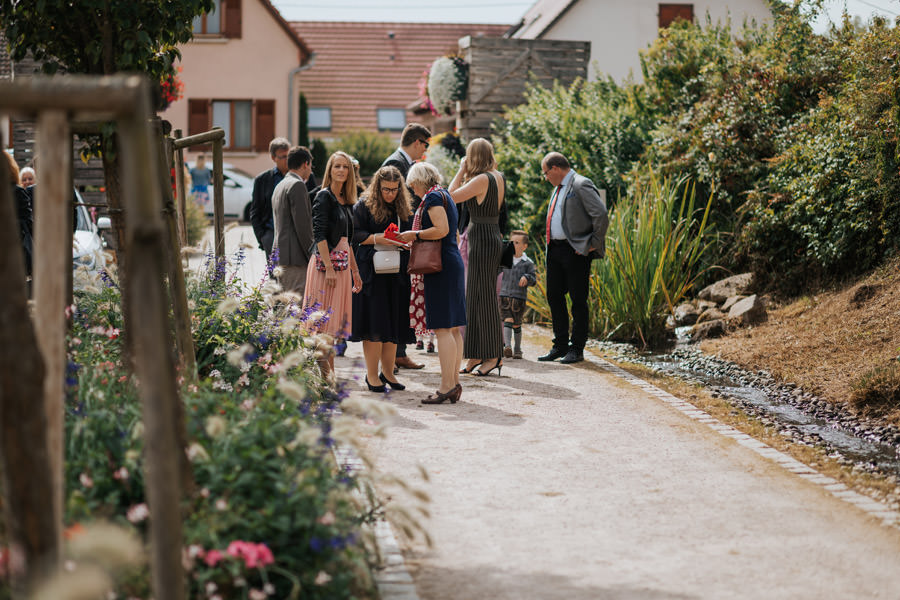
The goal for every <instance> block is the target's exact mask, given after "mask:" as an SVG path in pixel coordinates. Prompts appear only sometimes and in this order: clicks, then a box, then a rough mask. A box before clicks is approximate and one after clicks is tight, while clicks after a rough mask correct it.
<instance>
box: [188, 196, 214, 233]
mask: <svg viewBox="0 0 900 600" xmlns="http://www.w3.org/2000/svg"><path fill="white" fill-rule="evenodd" d="M184 220H185V223H186V226H187V244H188V246H195V245H197V244H199V243H200V242H201V241H202V240H203V236H205V235H206V230H207V229H208V228H209V217H207V216H206V211H205V210H203V207H202V206H200V204H198V203H197V202H196V201H195V200H194V195H193V194H191V195H190V197H188V199H187V202H185V203H184Z"/></svg>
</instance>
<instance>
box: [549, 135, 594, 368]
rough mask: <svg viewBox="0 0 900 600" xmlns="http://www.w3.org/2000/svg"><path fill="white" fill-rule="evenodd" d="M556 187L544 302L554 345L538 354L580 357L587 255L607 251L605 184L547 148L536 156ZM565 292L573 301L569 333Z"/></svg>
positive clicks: (585, 325)
mask: <svg viewBox="0 0 900 600" xmlns="http://www.w3.org/2000/svg"><path fill="white" fill-rule="evenodd" d="M541 170H542V171H543V172H544V177H546V178H547V181H549V182H550V183H552V184H553V185H554V186H555V187H554V190H553V195H552V196H551V198H550V208H549V209H548V211H547V229H546V235H547V253H546V257H547V303H548V304H549V305H550V316H551V318H552V319H553V348H552V349H551V350H550V352H548V353H547V354H545V355H544V356H541V357H538V360H541V361H549V360H556V359H557V358H562V360H561V361H560V362H561V363H566V364H569V363H576V362H580V361H582V360H584V345H585V343H587V336H588V315H589V313H588V303H587V300H588V288H589V282H590V276H591V261H592V260H594V259H595V258H603V257H604V256H605V254H606V228H607V226H608V225H609V219H608V217H607V215H606V190H597V188H596V187H594V184H593V182H592V181H591V180H590V179H588V178H587V177H583V176H581V175H579V174H578V173H576V172H575V171H574V170H573V169H572V168H571V166H570V165H569V161H568V160H567V159H566V157H565V156H563V155H562V154H560V153H559V152H551V153H549V154H547V156H545V157H544V160H542V161H541ZM566 294H568V295H569V299H570V300H571V301H572V336H571V339H570V337H569V311H568V309H567V308H566Z"/></svg>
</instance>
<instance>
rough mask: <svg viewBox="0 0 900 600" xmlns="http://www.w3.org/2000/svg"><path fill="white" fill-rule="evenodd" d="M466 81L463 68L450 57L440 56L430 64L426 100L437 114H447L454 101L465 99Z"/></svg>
mask: <svg viewBox="0 0 900 600" xmlns="http://www.w3.org/2000/svg"><path fill="white" fill-rule="evenodd" d="M466 79H467V78H466V73H465V71H464V70H463V68H461V67H460V65H459V64H457V62H456V60H454V59H452V58H450V57H447V56H442V57H441V58H439V59H437V60H436V61H434V62H433V63H432V64H431V71H430V72H429V74H428V98H429V100H431V103H432V104H433V105H434V108H435V109H436V110H437V111H438V112H448V109H450V108H451V106H452V103H453V102H454V101H456V100H462V99H463V98H464V97H465V91H466V83H467V82H466Z"/></svg>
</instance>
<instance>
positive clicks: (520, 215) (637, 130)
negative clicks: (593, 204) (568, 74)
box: [494, 81, 652, 239]
mask: <svg viewBox="0 0 900 600" xmlns="http://www.w3.org/2000/svg"><path fill="white" fill-rule="evenodd" d="M651 124H652V114H651V112H650V111H649V109H648V108H647V107H646V95H645V93H644V92H643V91H642V88H641V87H639V86H626V87H624V88H623V87H619V86H618V85H616V84H615V83H614V82H612V81H597V82H590V83H589V82H584V81H576V82H575V83H573V84H572V85H571V86H570V87H569V88H565V87H562V86H559V85H556V86H554V87H553V88H552V89H544V88H541V87H539V86H531V87H530V88H529V91H528V95H527V101H526V103H525V104H522V105H521V106H519V107H517V108H514V109H512V110H511V111H510V112H508V113H507V114H506V122H505V123H504V124H502V125H501V126H499V128H498V129H496V130H495V143H494V147H495V149H496V153H497V161H498V163H499V165H500V170H501V171H503V174H504V176H505V177H506V181H507V202H508V203H509V205H508V206H509V211H510V215H511V220H512V224H513V225H514V226H515V227H518V228H522V229H525V230H526V231H528V232H529V233H530V234H531V237H533V238H535V239H543V236H544V222H545V215H546V213H547V204H548V202H549V200H550V192H551V189H550V185H549V184H548V183H547V182H546V181H545V180H544V177H543V174H542V173H541V159H542V158H543V157H544V155H545V154H547V153H548V152H551V151H557V152H561V153H562V154H564V155H565V156H566V157H567V158H568V159H569V161H570V162H571V163H572V166H573V167H574V168H575V169H576V170H577V171H578V172H579V173H580V174H582V175H584V176H586V177H588V178H590V179H591V180H592V181H593V182H594V184H595V185H596V186H597V187H598V188H604V189H606V190H607V200H608V202H613V201H614V198H616V197H618V195H619V194H620V193H621V192H622V191H623V190H624V188H625V184H626V182H625V175H626V174H627V173H628V172H629V171H630V170H631V165H632V162H633V161H635V160H637V159H638V158H639V157H640V155H641V153H642V152H643V150H644V146H645V144H646V143H647V141H648V140H649V130H650V127H651Z"/></svg>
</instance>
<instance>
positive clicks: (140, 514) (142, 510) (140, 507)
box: [125, 502, 150, 523]
mask: <svg viewBox="0 0 900 600" xmlns="http://www.w3.org/2000/svg"><path fill="white" fill-rule="evenodd" d="M149 516H150V508H148V507H147V505H146V504H144V503H143V502H142V503H140V504H135V505H134V506H132V507H131V508H129V509H128V512H127V513H125V517H126V518H127V519H128V520H129V521H131V522H132V523H140V522H141V521H143V520H145V519H146V518H147V517H149Z"/></svg>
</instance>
